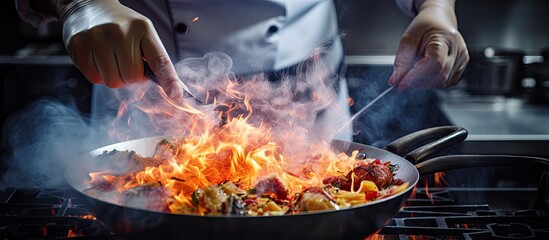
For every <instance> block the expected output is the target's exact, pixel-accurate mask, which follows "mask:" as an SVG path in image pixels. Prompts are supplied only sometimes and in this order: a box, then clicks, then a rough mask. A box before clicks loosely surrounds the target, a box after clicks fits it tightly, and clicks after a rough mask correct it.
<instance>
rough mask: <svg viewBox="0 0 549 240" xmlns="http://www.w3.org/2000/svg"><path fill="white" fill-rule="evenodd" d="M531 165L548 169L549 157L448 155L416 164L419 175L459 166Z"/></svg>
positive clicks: (458, 167)
mask: <svg viewBox="0 0 549 240" xmlns="http://www.w3.org/2000/svg"><path fill="white" fill-rule="evenodd" d="M499 166H508V167H512V166H520V167H524V166H533V167H540V168H545V169H549V159H546V158H540V157H529V156H516V155H448V156H440V157H435V158H432V159H429V160H426V161H423V162H421V163H418V164H416V168H417V170H418V171H419V174H420V175H421V176H426V175H429V174H433V173H436V172H442V171H447V170H453V169H460V168H471V167H499Z"/></svg>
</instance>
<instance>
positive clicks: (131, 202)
mask: <svg viewBox="0 0 549 240" xmlns="http://www.w3.org/2000/svg"><path fill="white" fill-rule="evenodd" d="M171 200H172V199H171V194H170V192H169V191H168V189H166V188H164V187H162V186H160V185H158V184H145V185H141V186H137V187H134V188H131V189H128V190H126V191H124V192H123V193H122V197H121V198H120V204H121V205H122V206H125V207H134V208H141V209H147V210H151V211H158V212H169V209H168V205H169V203H170V202H171Z"/></svg>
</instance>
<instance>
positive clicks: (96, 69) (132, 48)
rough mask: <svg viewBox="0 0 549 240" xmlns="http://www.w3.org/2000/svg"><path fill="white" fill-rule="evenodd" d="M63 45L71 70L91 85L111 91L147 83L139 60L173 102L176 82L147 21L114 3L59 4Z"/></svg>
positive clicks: (66, 0)
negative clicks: (77, 71) (71, 62)
mask: <svg viewBox="0 0 549 240" xmlns="http://www.w3.org/2000/svg"><path fill="white" fill-rule="evenodd" d="M56 9H57V12H58V15H59V18H60V20H61V21H62V23H63V41H64V43H65V46H66V48H67V51H68V52H69V54H70V57H71V58H72V60H73V62H74V63H75V65H76V67H78V69H80V70H81V71H82V73H83V74H84V75H85V76H86V78H87V79H88V80H89V81H90V82H92V83H96V84H105V85H107V86H108V87H111V88H120V87H125V86H127V85H129V84H132V83H137V82H142V81H146V80H147V78H146V77H145V76H144V70H143V59H144V60H145V61H147V62H148V64H149V66H150V67H151V69H152V70H153V72H154V73H155V75H156V76H157V78H158V80H159V84H160V86H161V87H162V88H163V89H164V91H165V92H166V93H167V94H168V96H170V97H172V98H178V97H181V96H182V95H183V92H182V88H181V81H180V80H179V78H178V76H177V73H176V71H175V68H174V66H173V64H172V62H171V60H170V57H169V55H168V53H167V52H166V50H165V48H164V46H163V44H162V42H161V40H160V38H159V37H158V34H157V33H156V30H155V28H154V26H153V24H152V22H151V21H150V20H149V19H148V18H146V17H145V16H143V15H141V14H139V13H138V12H136V11H134V10H132V9H130V8H128V7H126V6H124V5H122V4H121V3H120V2H118V0H93V1H87V0H59V1H58V2H57V6H56Z"/></svg>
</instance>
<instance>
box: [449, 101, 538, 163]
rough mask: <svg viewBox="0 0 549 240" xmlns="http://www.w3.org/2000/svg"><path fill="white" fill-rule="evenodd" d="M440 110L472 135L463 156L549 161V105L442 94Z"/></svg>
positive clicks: (467, 141) (465, 145)
mask: <svg viewBox="0 0 549 240" xmlns="http://www.w3.org/2000/svg"><path fill="white" fill-rule="evenodd" d="M439 95H440V97H441V99H442V102H441V109H442V111H443V112H444V113H445V114H446V115H447V117H448V118H449V120H450V121H451V122H452V123H453V124H455V125H457V126H461V127H464V128H465V129H467V130H468V131H469V136H468V138H467V139H466V141H465V143H464V146H463V153H466V154H467V153H481V154H520V155H535V156H543V157H549V105H536V104H531V103H529V102H528V101H527V100H525V99H523V98H518V97H517V98H511V97H503V96H469V95H467V94H464V93H462V92H459V91H454V92H452V91H441V92H439Z"/></svg>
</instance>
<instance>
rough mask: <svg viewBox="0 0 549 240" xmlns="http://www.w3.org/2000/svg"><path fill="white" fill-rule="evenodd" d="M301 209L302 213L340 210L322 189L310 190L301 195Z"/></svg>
mask: <svg viewBox="0 0 549 240" xmlns="http://www.w3.org/2000/svg"><path fill="white" fill-rule="evenodd" d="M299 209H300V210H302V211H318V210H328V209H336V210H337V209H339V205H337V204H336V203H335V201H334V200H333V199H332V198H331V197H330V196H329V195H328V193H326V192H325V191H324V190H323V189H322V188H318V187H315V188H308V189H307V190H305V191H304V192H303V194H302V195H301V200H300V201H299Z"/></svg>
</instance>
